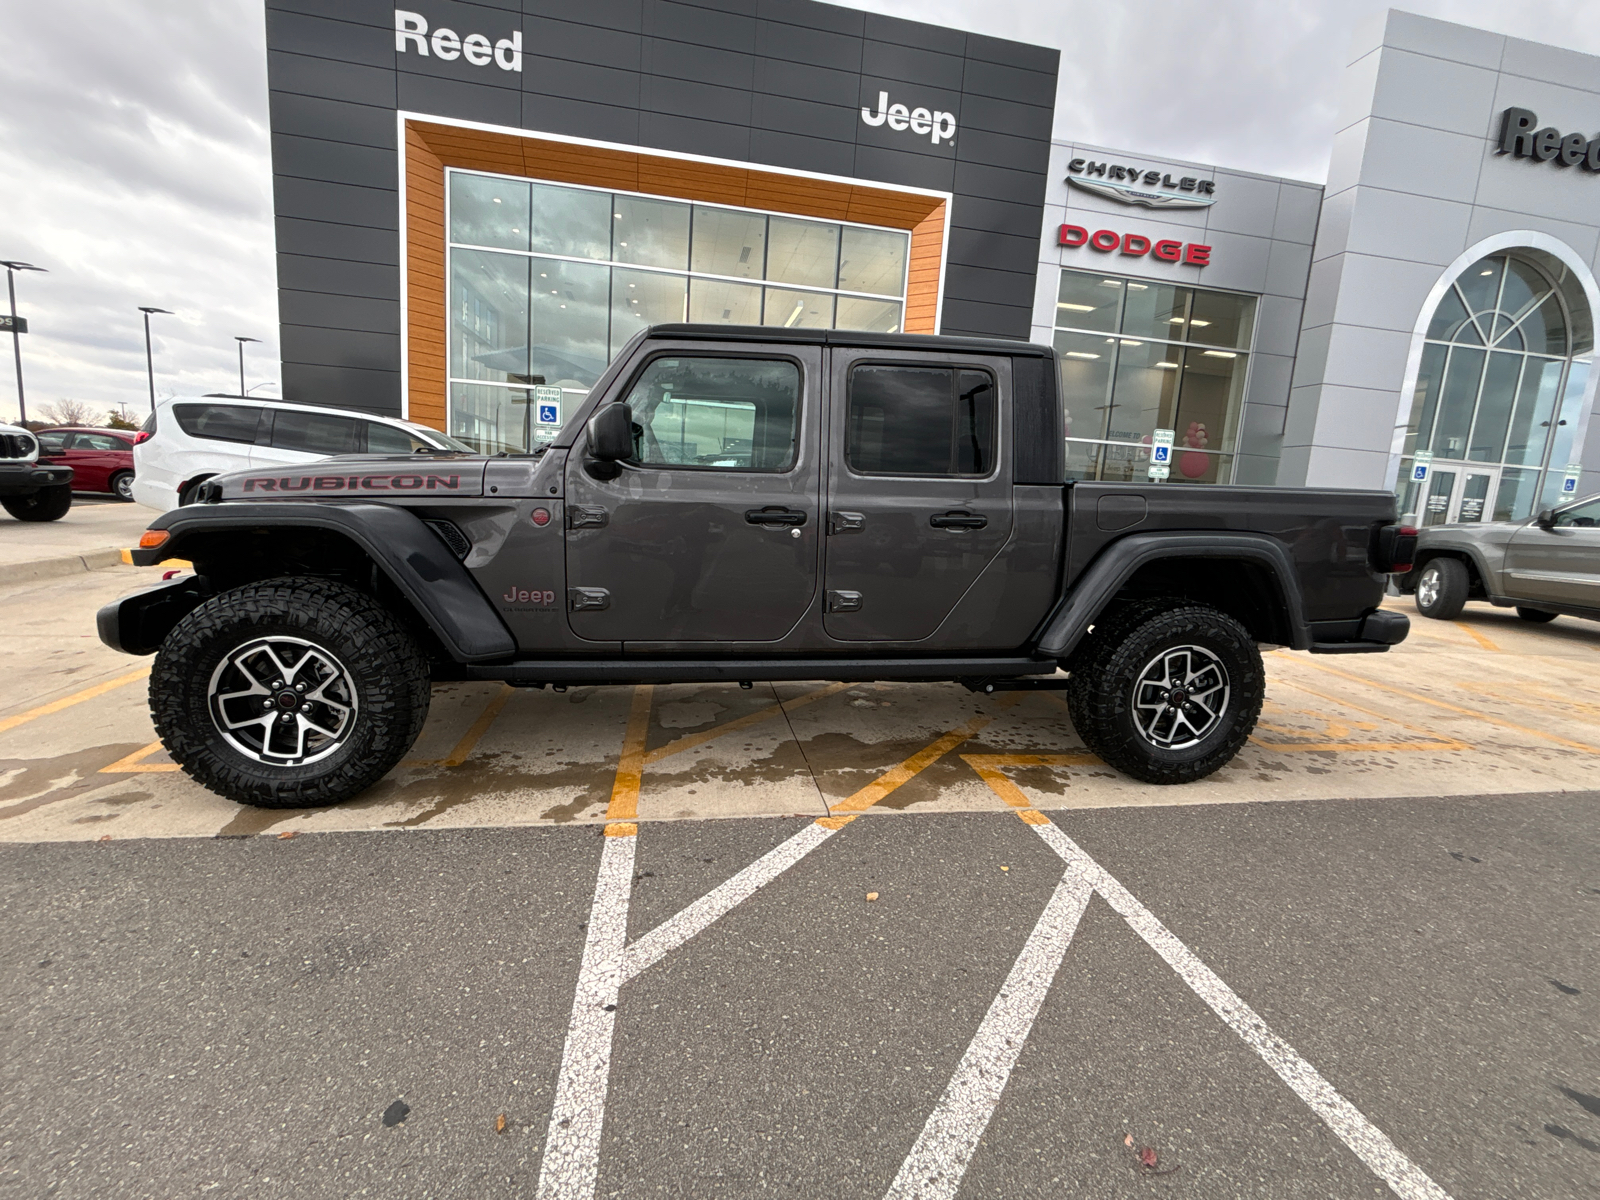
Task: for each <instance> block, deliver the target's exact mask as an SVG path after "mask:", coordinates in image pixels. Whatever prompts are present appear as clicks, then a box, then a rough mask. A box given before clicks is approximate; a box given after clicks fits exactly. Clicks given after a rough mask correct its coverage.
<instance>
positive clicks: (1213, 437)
mask: <svg viewBox="0 0 1600 1200" xmlns="http://www.w3.org/2000/svg"><path fill="white" fill-rule="evenodd" d="M1255 320H1256V301H1255V297H1253V296H1243V295H1237V294H1235V293H1232V292H1217V291H1206V290H1202V289H1200V288H1191V287H1183V286H1181V285H1178V284H1169V283H1157V282H1155V281H1151V280H1139V279H1125V278H1121V277H1118V276H1114V275H1103V274H1100V273H1099V272H1090V271H1062V272H1061V284H1060V289H1059V291H1058V293H1057V296H1056V321H1055V323H1056V331H1055V345H1056V350H1057V351H1058V352H1059V354H1060V361H1061V384H1062V397H1063V402H1064V404H1065V407H1066V410H1067V411H1066V439H1067V478H1068V479H1105V480H1123V481H1127V480H1136V479H1137V480H1142V479H1145V478H1146V477H1147V476H1146V467H1147V466H1148V464H1149V461H1150V440H1151V435H1152V434H1153V433H1154V432H1155V431H1156V430H1157V429H1171V430H1174V431H1175V434H1176V436H1175V445H1174V449H1173V458H1172V476H1171V478H1172V479H1173V480H1174V481H1175V482H1179V483H1226V482H1227V481H1228V480H1229V479H1231V478H1232V475H1233V449H1234V443H1235V442H1236V441H1237V440H1238V431H1239V412H1240V408H1241V405H1242V401H1243V397H1244V381H1245V372H1246V368H1247V366H1248V364H1249V357H1250V356H1249V350H1250V338H1251V335H1252V334H1253V332H1254V330H1255Z"/></svg>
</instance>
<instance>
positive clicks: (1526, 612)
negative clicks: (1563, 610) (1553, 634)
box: [1517, 607, 1561, 625]
mask: <svg viewBox="0 0 1600 1200" xmlns="http://www.w3.org/2000/svg"><path fill="white" fill-rule="evenodd" d="M1560 615H1561V614H1560V613H1553V612H1545V611H1544V609H1542V608H1520V607H1519V608H1518V609H1517V616H1519V617H1521V618H1522V619H1523V620H1524V621H1532V622H1533V623H1534V624H1535V625H1544V624H1546V623H1547V622H1550V621H1554V620H1555V619H1556V618H1557V617H1558V616H1560Z"/></svg>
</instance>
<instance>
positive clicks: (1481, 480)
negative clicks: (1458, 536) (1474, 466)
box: [1450, 469, 1495, 524]
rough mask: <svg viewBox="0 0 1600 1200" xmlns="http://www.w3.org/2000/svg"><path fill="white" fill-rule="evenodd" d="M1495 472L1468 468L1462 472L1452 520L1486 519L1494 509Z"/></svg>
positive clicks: (1475, 520)
mask: <svg viewBox="0 0 1600 1200" xmlns="http://www.w3.org/2000/svg"><path fill="white" fill-rule="evenodd" d="M1494 484H1495V472H1493V471H1482V470H1471V469H1469V470H1466V471H1464V472H1462V476H1461V487H1460V489H1459V494H1458V495H1457V496H1456V497H1455V498H1454V501H1453V503H1452V505H1451V517H1450V519H1451V520H1452V521H1463V522H1466V523H1468V524H1474V523H1476V522H1478V521H1486V520H1488V519H1489V515H1490V514H1491V513H1492V512H1493V511H1494V510H1493V508H1492V507H1491V503H1492V501H1493V499H1494Z"/></svg>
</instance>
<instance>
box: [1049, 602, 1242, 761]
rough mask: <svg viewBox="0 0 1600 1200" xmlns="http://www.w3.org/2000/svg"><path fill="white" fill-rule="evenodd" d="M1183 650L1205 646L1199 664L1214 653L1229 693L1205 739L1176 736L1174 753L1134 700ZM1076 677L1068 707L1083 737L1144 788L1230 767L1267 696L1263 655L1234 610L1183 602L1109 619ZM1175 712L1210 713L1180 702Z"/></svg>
mask: <svg viewBox="0 0 1600 1200" xmlns="http://www.w3.org/2000/svg"><path fill="white" fill-rule="evenodd" d="M1182 647H1198V648H1199V650H1200V651H1201V652H1202V654H1201V655H1199V656H1196V661H1201V660H1203V659H1204V658H1205V657H1206V656H1209V658H1210V660H1212V661H1213V662H1214V663H1215V664H1216V665H1218V666H1220V667H1221V668H1222V670H1223V672H1224V673H1225V676H1226V679H1225V682H1226V686H1227V695H1226V700H1225V701H1221V702H1218V703H1217V712H1216V715H1215V717H1214V718H1212V719H1210V720H1209V721H1206V720H1202V726H1203V735H1202V736H1199V737H1197V738H1195V739H1194V742H1193V744H1192V745H1181V744H1178V742H1179V741H1181V739H1174V743H1175V744H1174V746H1172V747H1170V748H1169V747H1165V746H1161V745H1157V744H1156V742H1155V741H1153V740H1152V739H1151V737H1148V736H1146V734H1145V733H1144V732H1142V731H1141V728H1140V725H1139V723H1138V722H1137V721H1136V720H1135V715H1136V714H1135V709H1134V703H1135V696H1136V694H1138V693H1141V691H1142V689H1141V684H1140V680H1141V677H1145V676H1146V673H1147V671H1149V670H1151V669H1153V668H1154V665H1155V664H1156V663H1157V662H1159V661H1160V660H1161V657H1162V655H1163V654H1166V653H1170V652H1175V651H1178V652H1181V651H1180V648H1182ZM1071 672H1072V674H1071V678H1070V679H1069V680H1068V682H1067V707H1068V708H1069V710H1070V711H1071V713H1072V724H1073V727H1074V728H1075V729H1076V730H1077V731H1078V736H1079V737H1081V738H1082V739H1083V742H1084V744H1085V745H1086V746H1088V748H1089V749H1090V750H1092V751H1093V752H1094V753H1095V754H1097V755H1099V757H1100V758H1101V759H1102V760H1104V761H1105V763H1106V764H1107V765H1108V766H1111V767H1115V768H1116V769H1117V770H1118V771H1121V772H1122V773H1123V774H1124V775H1131V776H1132V777H1133V778H1135V779H1137V780H1140V781H1141V782H1143V783H1156V784H1171V783H1192V782H1193V781H1194V780H1196V779H1204V778H1205V777H1206V776H1207V775H1210V774H1211V773H1212V772H1214V771H1217V770H1219V769H1220V768H1222V767H1224V766H1226V765H1227V764H1228V762H1229V761H1231V760H1232V758H1233V756H1234V755H1235V754H1237V753H1238V752H1239V749H1240V747H1242V746H1243V745H1244V743H1245V740H1246V739H1247V738H1249V736H1250V733H1251V731H1252V730H1253V729H1254V728H1255V726H1256V719H1257V718H1258V717H1259V716H1260V715H1261V702H1262V700H1263V699H1264V698H1265V694H1266V674H1265V671H1264V670H1263V668H1262V665H1261V651H1260V649H1259V648H1258V647H1257V646H1256V643H1255V639H1254V638H1252V637H1251V636H1250V632H1249V630H1247V629H1246V628H1245V627H1244V626H1243V625H1241V624H1240V623H1239V622H1238V621H1236V620H1235V619H1234V618H1233V617H1230V616H1228V615H1227V614H1226V613H1223V612H1219V611H1217V610H1216V609H1214V608H1210V607H1207V606H1205V605H1201V604H1193V603H1190V602H1187V601H1182V600H1165V601H1138V602H1135V603H1133V604H1129V605H1126V606H1124V607H1123V608H1121V609H1119V610H1117V611H1116V612H1114V613H1112V614H1111V615H1110V616H1108V617H1105V618H1102V619H1101V620H1100V621H1099V622H1098V623H1097V624H1096V626H1095V628H1094V630H1093V632H1091V634H1090V635H1089V640H1088V642H1087V643H1086V644H1085V645H1084V646H1083V647H1082V648H1081V649H1080V650H1079V651H1078V653H1077V654H1076V655H1074V657H1073V662H1072V664H1071ZM1145 686H1146V687H1148V686H1150V685H1145ZM1142 694H1144V695H1145V696H1146V698H1147V699H1148V698H1149V693H1148V692H1144V693H1142ZM1147 711H1148V710H1147ZM1175 711H1178V712H1184V713H1186V714H1188V715H1189V716H1193V715H1194V714H1195V713H1196V712H1197V711H1203V710H1196V709H1195V708H1193V707H1192V706H1191V707H1188V708H1185V706H1184V705H1183V704H1179V705H1178V706H1177V709H1176V710H1175ZM1185 736H1187V734H1185Z"/></svg>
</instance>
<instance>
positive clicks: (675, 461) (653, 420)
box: [628, 358, 800, 471]
mask: <svg viewBox="0 0 1600 1200" xmlns="http://www.w3.org/2000/svg"><path fill="white" fill-rule="evenodd" d="M628 404H629V405H630V406H631V407H632V409H633V443H634V458H635V461H637V462H639V463H641V464H648V465H651V466H664V467H711V468H714V469H718V470H723V471H786V470H788V469H789V468H790V467H791V466H793V465H794V459H795V443H796V438H797V432H798V429H799V417H800V368H799V367H797V366H796V365H795V364H794V363H792V362H783V361H774V360H767V359H754V358H658V359H655V360H654V361H653V362H651V363H650V365H649V366H647V367H646V368H645V369H644V374H643V375H641V376H640V377H639V381H638V382H637V383H635V384H634V385H633V390H632V391H631V392H629V393H628Z"/></svg>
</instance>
